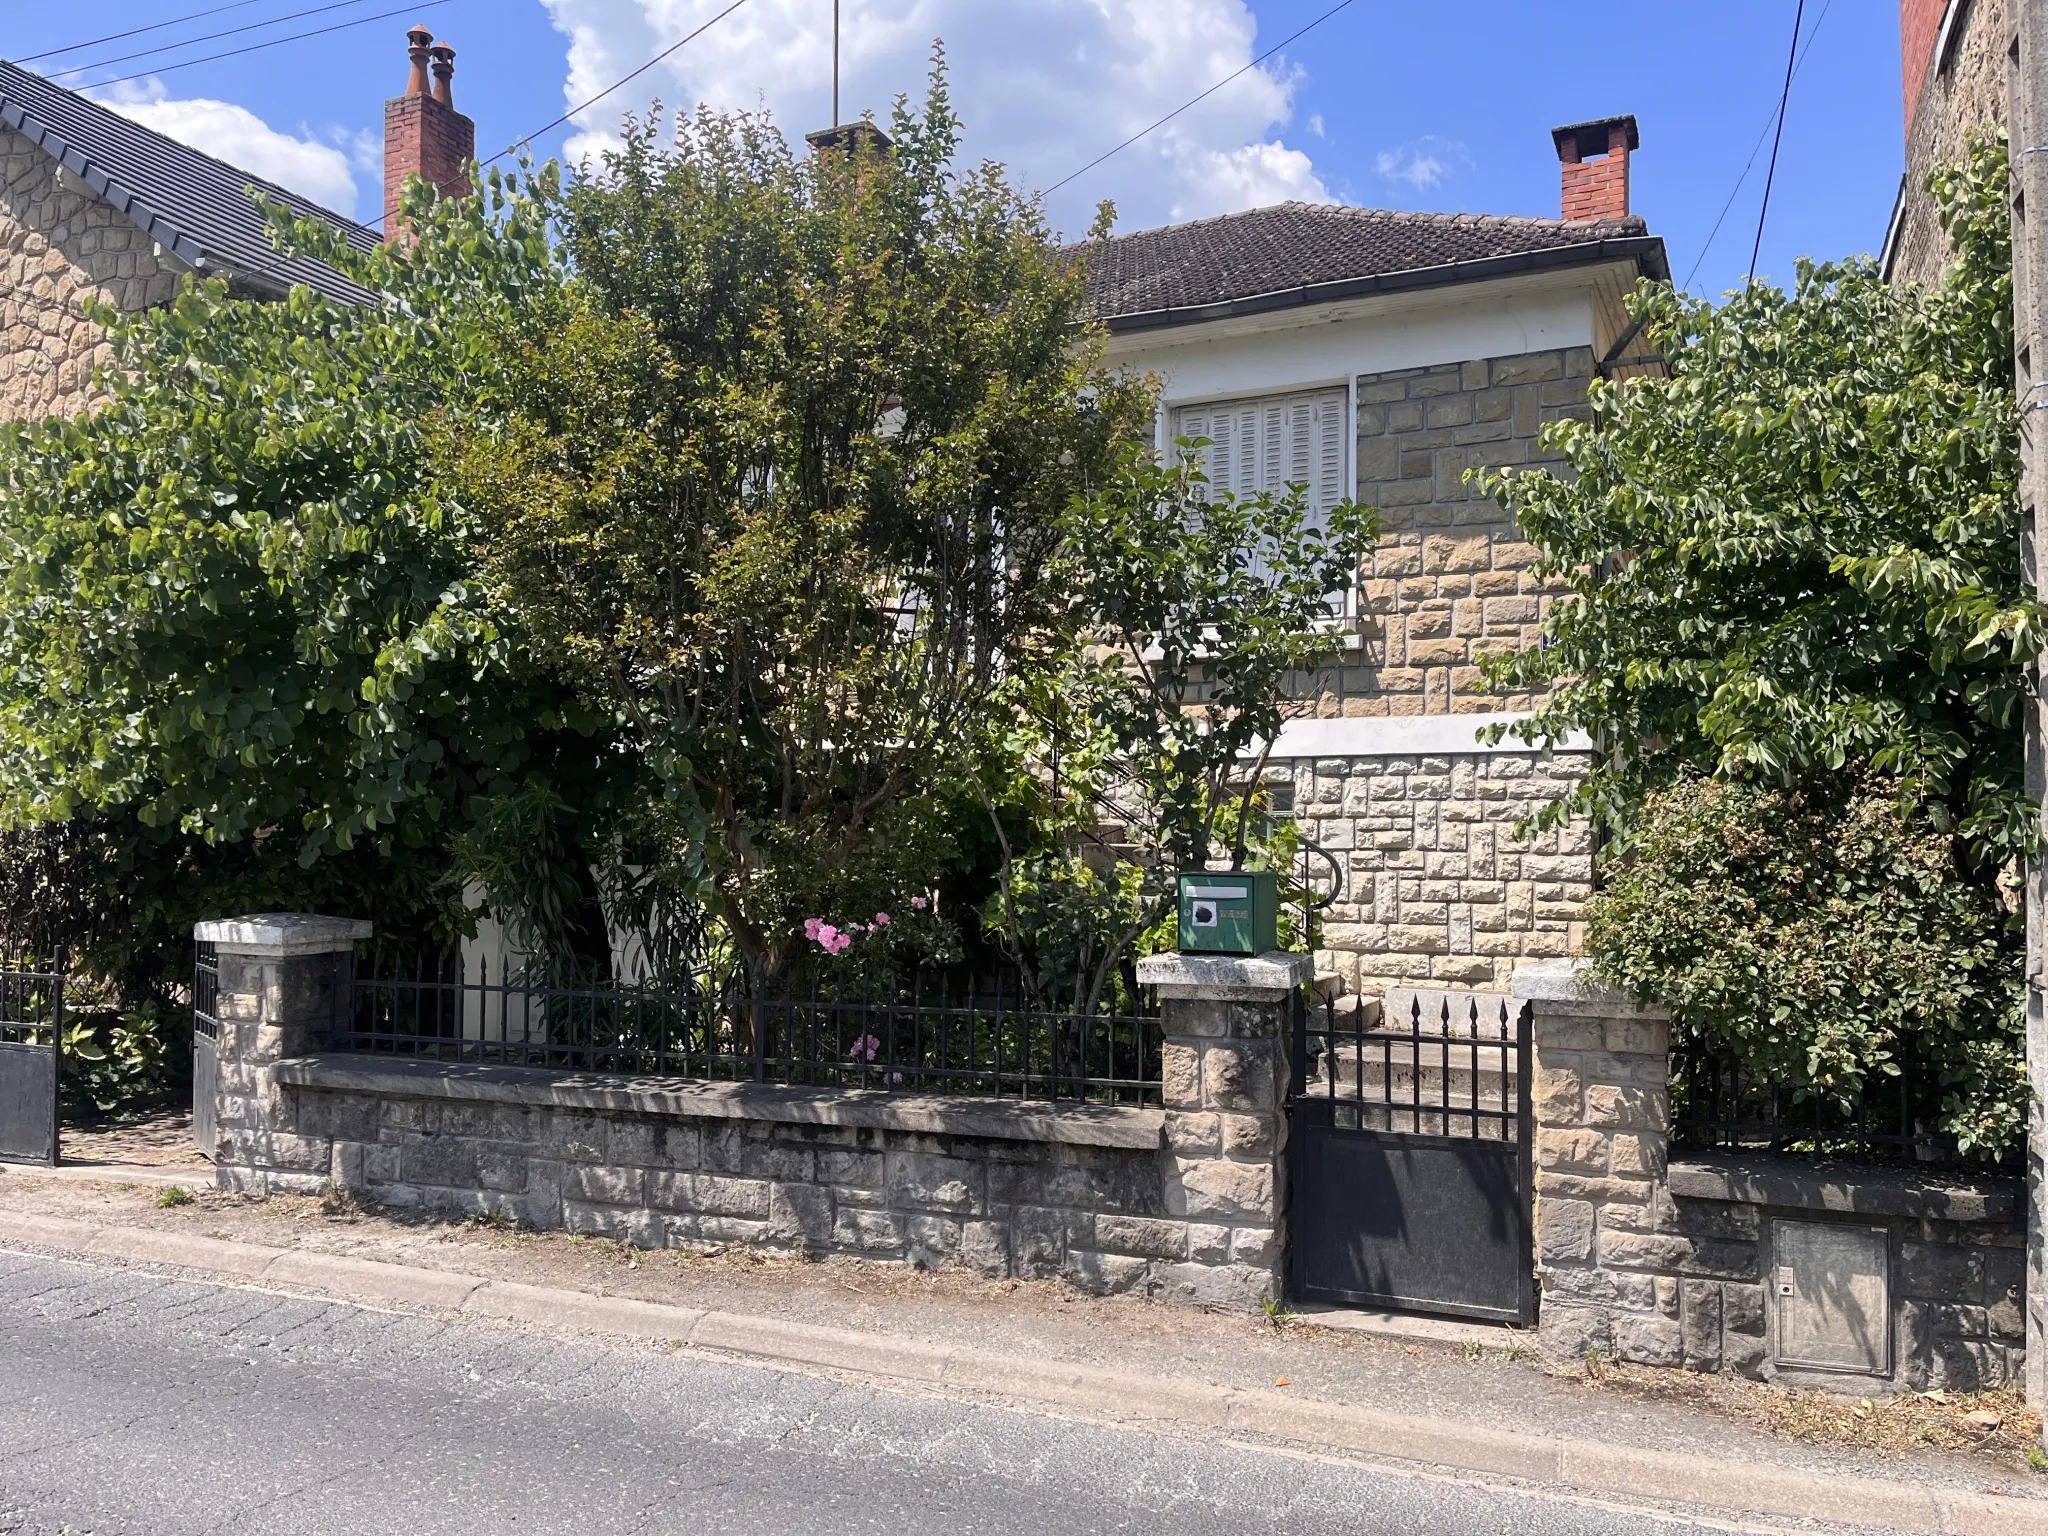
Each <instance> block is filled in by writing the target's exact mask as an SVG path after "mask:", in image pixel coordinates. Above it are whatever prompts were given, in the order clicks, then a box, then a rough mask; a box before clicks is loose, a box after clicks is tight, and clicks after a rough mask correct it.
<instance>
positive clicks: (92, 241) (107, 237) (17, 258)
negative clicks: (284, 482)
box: [0, 127, 187, 420]
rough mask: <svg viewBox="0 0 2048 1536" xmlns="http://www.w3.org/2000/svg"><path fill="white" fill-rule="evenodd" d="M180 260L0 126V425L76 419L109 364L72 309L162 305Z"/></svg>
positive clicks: (102, 344)
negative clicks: (84, 304) (95, 303)
mask: <svg viewBox="0 0 2048 1536" xmlns="http://www.w3.org/2000/svg"><path fill="white" fill-rule="evenodd" d="M186 270H187V268H186V266H185V264H184V263H183V262H181V261H180V260H178V258H176V257H175V256H171V255H169V254H164V255H161V256H160V255H158V254H157V252H156V248H155V244H154V242H152V241H151V239H150V237H149V236H148V235H147V234H145V233H144V232H143V231H142V230H140V229H138V228H137V227H136V226H135V225H134V224H132V223H130V222H129V221H128V219H127V218H126V217H124V216H123V215H122V214H121V213H119V212H117V211H116V210H115V209H114V208H113V207H112V206H110V205H109V204H107V203H105V202H103V201H101V200H100V199H99V198H97V197H95V196H94V195H93V194H92V191H91V189H90V188H88V187H87V186H86V185H85V184H84V183H83V182H81V181H79V180H78V179H77V178H76V177H74V176H72V175H71V174H70V173H69V172H66V171H63V170H62V169H61V168H60V167H59V166H58V164H57V162H56V161H54V160H52V159H51V158H50V157H49V156H48V155H47V154H45V153H43V151H42V150H40V149H38V148H36V147H35V146H34V145H33V144H31V143H29V141H28V140H27V139H25V138H23V137H22V136H21V135H20V134H18V133H15V132H13V131H12V130H10V129H7V128H5V127H0V420H23V419H30V418H36V417H42V416H48V415H52V414H56V415H67V416H69V415H76V414H77V413H78V412H80V411H82V410H84V409H86V408H87V407H88V406H89V405H91V404H92V402H93V400H94V399H95V398H96V397H95V395H94V392H93V388H92V374H93V370H94V369H95V368H99V367H102V366H104V365H106V364H107V363H109V362H111V361H112V353H111V350H110V349H109V348H108V346H107V344H106V339H105V336H104V334H103V333H102V331H101V330H100V328H99V327H98V326H96V325H94V324H92V323H91V322H90V321H88V320H86V319H85V318H84V317H83V316H82V315H81V313H80V311H79V304H80V301H81V300H82V299H84V298H86V297H94V298H98V299H101V300H103V301H105V302H106V303H109V304H111V305H113V306H114V307H115V308H117V309H125V310H135V309H142V308H146V307H147V306H149V305H152V304H162V303H165V302H167V301H168V300H169V299H170V298H171V297H172V295H173V294H174V293H175V292H176V291H177V284H178V278H179V277H180V275H182V274H183V273H184V272H185V271H186Z"/></svg>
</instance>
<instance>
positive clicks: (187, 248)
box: [0, 98, 373, 304]
mask: <svg viewBox="0 0 2048 1536" xmlns="http://www.w3.org/2000/svg"><path fill="white" fill-rule="evenodd" d="M0 123H4V124H6V126H8V127H9V128H12V129H13V130H14V131H15V132H16V133H19V134H20V135H21V136H22V137H23V138H25V139H27V140H28V141H29V143H31V144H33V145H34V146H35V147H36V148H37V149H40V150H41V151H42V152H43V153H44V154H46V155H48V156H49V157H50V158H51V159H53V160H55V161H56V162H57V163H58V164H59V165H61V166H62V167H63V168H64V169H65V170H67V171H69V172H71V174H72V175H74V176H76V177H77V178H78V179H79V180H80V181H82V182H84V183H85V184H86V186H87V187H89V188H90V189H91V190H92V193H93V195H94V196H95V197H98V198H100V199H101V200H102V201H104V202H105V203H107V204H108V205H109V206H111V207H112V208H113V209H114V211H115V212H117V213H119V214H120V215H121V216H122V217H123V218H125V219H127V220H128V221H129V222H130V223H131V224H133V225H135V227H136V228H138V229H140V230H141V231H142V232H143V233H144V234H146V235H148V236H149V238H150V239H152V240H154V241H155V242H156V243H157V244H158V245H160V246H162V247H163V248H164V249H165V250H166V251H169V252H170V253H171V254H172V255H174V256H176V257H177V258H178V259H179V260H180V261H182V262H184V263H186V264H187V265H188V266H190V267H192V268H193V269H194V270H195V271H199V272H211V273H215V274H218V275H219V276H222V277H239V278H241V279H242V280H243V281H245V282H247V283H248V284H249V285H250V286H252V287H255V288H258V289H261V290H263V291H266V292H269V293H272V294H274V295H275V296H276V297H278V298H283V297H285V296H287V295H288V294H289V293H290V292H291V289H292V286H293V284H295V283H301V282H310V279H309V276H308V274H306V273H304V272H297V273H285V272H283V271H282V270H281V269H280V270H278V271H268V270H266V271H257V272H245V271H242V270H240V269H239V268H237V267H236V266H235V265H234V264H232V263H229V262H224V261H222V260H221V259H220V258H219V256H218V255H217V254H216V253H214V252H213V251H210V250H208V249H207V247H206V246H205V244H204V243H202V242H201V241H200V240H198V239H197V238H195V237H194V236H192V235H190V234H188V233H186V231H185V230H183V229H181V228H180V227H179V226H178V225H176V224H174V223H172V222H171V220H169V219H168V218H166V217H165V216H164V215H163V214H161V213H159V212H158V211H157V210H156V208H155V207H154V205H152V204H151V203H150V202H149V200H148V199H147V198H145V197H143V196H142V195H141V194H140V193H138V192H136V191H134V190H133V189H131V188H129V187H127V186H125V185H124V184H123V183H122V182H121V181H120V180H119V179H118V178H117V177H114V176H112V175H109V174H108V173H107V172H106V171H105V170H104V169H102V168H101V167H100V165H99V164H98V163H97V162H96V161H94V160H92V159H91V158H90V157H89V156H87V155H86V154H85V152H84V151H83V150H81V149H79V148H78V147H77V146H76V145H75V144H73V143H72V142H71V141H70V140H69V139H67V138H65V137H64V135H63V134H61V133H59V132H58V131H57V130H56V129H55V128H52V127H51V126H50V125H49V124H47V123H45V122H43V121H42V120H41V119H40V118H38V117H37V116H36V115H35V114H34V113H32V112H30V111H29V110H28V109H27V108H26V107H24V106H22V105H21V104H20V103H19V102H15V101H9V100H6V99H5V98H0ZM282 265H283V264H282V263H281V264H280V268H281V267H282ZM280 277H282V278H283V281H279V280H278V279H279V278H280ZM311 286H313V287H316V288H318V289H319V290H320V291H321V292H323V293H325V294H326V295H327V296H328V297H329V298H332V299H335V300H337V301H338V302H341V303H349V304H360V303H363V302H365V301H366V300H368V299H370V298H372V297H373V295H371V294H370V293H369V292H367V291H366V290H365V289H362V288H360V287H358V286H357V285H356V284H354V283H352V282H350V281H349V280H348V279H347V278H345V277H343V276H342V275H341V274H340V273H334V274H333V276H332V281H331V282H321V283H312V284H311Z"/></svg>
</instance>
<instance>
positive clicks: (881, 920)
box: [875, 912, 889, 928]
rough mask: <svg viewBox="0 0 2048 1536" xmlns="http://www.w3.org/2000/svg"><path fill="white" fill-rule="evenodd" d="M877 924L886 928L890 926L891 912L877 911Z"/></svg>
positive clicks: (878, 926)
mask: <svg viewBox="0 0 2048 1536" xmlns="http://www.w3.org/2000/svg"><path fill="white" fill-rule="evenodd" d="M875 926H876V927H877V928H886V927H888V926H889V914H888V913H886V912H877V913H876V914H875Z"/></svg>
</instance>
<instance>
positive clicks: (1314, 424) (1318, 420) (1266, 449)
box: [1173, 389, 1347, 513]
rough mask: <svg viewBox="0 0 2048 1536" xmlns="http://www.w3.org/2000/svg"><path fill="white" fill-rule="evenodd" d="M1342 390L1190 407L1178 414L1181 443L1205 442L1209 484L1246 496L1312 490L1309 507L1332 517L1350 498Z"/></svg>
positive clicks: (1177, 431) (1176, 428) (1177, 434)
mask: <svg viewBox="0 0 2048 1536" xmlns="http://www.w3.org/2000/svg"><path fill="white" fill-rule="evenodd" d="M1346 403H1347V402H1346V399H1345V394H1344V391H1343V390H1341V389H1318V390H1311V391H1308V392H1305V393H1303V394H1298V395H1265V396H1261V397H1259V398H1257V399H1252V400H1219V401H1216V402H1215V403H1213V404H1210V405H1185V406H1182V407H1181V408H1180V409H1179V410H1178V411H1176V412H1175V413H1174V427H1173V435H1174V436H1175V437H1188V438H1197V437H1206V438H1208V439H1209V440H1210V441H1209V446H1208V447H1207V448H1204V449H1203V450H1202V451H1201V460H1202V469H1203V472H1204V473H1205V474H1207V475H1208V477H1209V484H1210V485H1212V486H1213V487H1215V488H1216V489H1217V490H1219V491H1231V492H1234V493H1235V494H1237V495H1239V496H1245V495H1249V494H1250V493H1252V492H1254V491H1282V490H1285V489H1286V488H1287V486H1288V484H1289V483H1290V482H1294V481H1298V482H1300V483H1301V484H1303V485H1306V486H1307V487H1308V501H1309V506H1310V507H1311V508H1312V509H1313V510H1314V511H1316V512H1318V513H1321V512H1327V511H1328V510H1329V509H1330V508H1331V507H1333V506H1335V505H1336V504H1337V503H1338V502H1340V501H1342V500H1343V499H1344V424H1345V415H1346V411H1345V406H1346Z"/></svg>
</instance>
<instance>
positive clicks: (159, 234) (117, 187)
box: [0, 101, 206, 267]
mask: <svg viewBox="0 0 2048 1536" xmlns="http://www.w3.org/2000/svg"><path fill="white" fill-rule="evenodd" d="M0 123H5V124H6V125H7V126H8V127H10V128H12V129H13V130H14V131H15V132H16V133H19V134H20V135H21V136H22V137H23V138H25V139H27V140H28V141H29V143H31V144H33V145H35V147H36V148H37V149H40V150H41V151H42V152H43V153H44V154H46V155H48V156H49V157H50V158H51V159H53V160H55V161H56V162H57V163H58V164H59V165H61V166H63V167H64V169H65V170H67V171H69V172H71V174H72V175H74V176H76V177H77V178H78V179H79V180H80V181H82V182H84V183H85V184H86V185H87V186H88V187H90V188H92V191H93V195H94V196H95V197H98V198H101V199H103V200H104V201H106V202H107V203H109V204H111V205H112V206H113V207H114V209H115V211H116V212H118V213H119V214H120V215H121V216H122V217H123V218H125V219H127V220H128V221H129V222H130V223H132V224H134V225H135V226H136V227H137V228H138V229H140V230H142V231H143V232H144V233H145V234H147V235H148V236H149V237H150V239H152V240H154V241H156V243H157V244H158V245H161V246H162V247H163V248H164V249H165V250H167V251H170V252H171V253H172V254H174V255H175V256H177V257H178V259H179V260H180V261H185V262H189V263H191V264H192V265H193V266H195V267H204V266H205V265H206V248H205V247H204V246H202V245H201V244H200V243H199V242H198V241H197V240H195V239H193V238H192V237H191V236H190V235H188V234H186V233H185V232H184V231H183V230H182V229H180V228H178V226H177V225H175V224H173V223H172V222H171V221H170V220H169V219H167V218H165V217H164V216H163V215H162V214H160V213H158V212H157V211H156V209H155V208H153V207H151V206H150V204H149V203H148V202H147V201H146V200H145V199H144V198H143V197H142V196H141V195H140V194H139V193H137V192H134V191H132V190H130V189H129V188H128V187H125V186H123V185H122V184H121V183H120V182H119V181H117V180H116V179H115V178H114V177H112V176H110V175H108V174H107V173H106V172H105V171H104V170H102V169H100V167H99V166H98V165H97V164H95V163H94V162H93V161H92V160H90V159H89V158H87V156H86V154H85V152H84V151H83V150H81V149H79V148H78V147H77V146H76V145H74V144H73V143H72V142H71V141H70V140H69V139H67V138H65V137H64V135H63V134H61V133H59V132H58V131H57V130H56V129H54V128H52V127H50V126H49V125H48V124H47V123H44V122H42V121H40V120H39V119H37V118H36V117H35V116H34V114H32V113H31V112H29V110H28V109H27V108H26V107H23V106H22V105H20V104H19V103H18V102H12V101H0Z"/></svg>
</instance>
